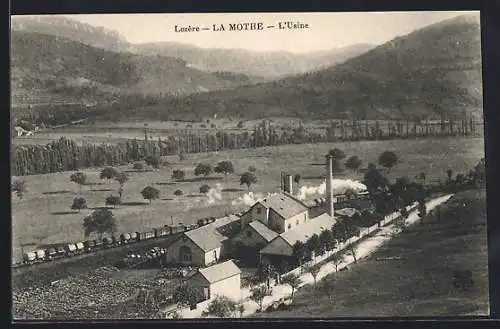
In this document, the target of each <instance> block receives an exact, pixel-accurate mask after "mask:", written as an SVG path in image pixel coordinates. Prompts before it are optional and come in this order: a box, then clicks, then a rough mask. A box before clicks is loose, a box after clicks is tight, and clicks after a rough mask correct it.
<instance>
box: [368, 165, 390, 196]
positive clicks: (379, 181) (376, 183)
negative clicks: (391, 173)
mask: <svg viewBox="0 0 500 329" xmlns="http://www.w3.org/2000/svg"><path fill="white" fill-rule="evenodd" d="M363 184H365V185H366V187H367V189H368V191H369V192H370V194H372V195H373V194H376V192H382V191H385V190H386V189H387V187H388V186H389V180H388V179H387V177H385V176H384V175H382V173H381V172H380V171H378V170H377V168H376V166H375V165H374V164H372V163H371V164H369V165H368V171H367V172H366V173H365V175H364V178H363Z"/></svg>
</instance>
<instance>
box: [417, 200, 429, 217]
mask: <svg viewBox="0 0 500 329" xmlns="http://www.w3.org/2000/svg"><path fill="white" fill-rule="evenodd" d="M425 215H427V207H426V206H425V201H424V200H420V201H419V202H418V217H420V219H422V218H423V217H424V216H425Z"/></svg>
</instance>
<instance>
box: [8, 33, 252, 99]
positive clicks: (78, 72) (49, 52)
mask: <svg viewBox="0 0 500 329" xmlns="http://www.w3.org/2000/svg"><path fill="white" fill-rule="evenodd" d="M11 54H12V55H11V73H12V74H11V88H12V94H13V103H14V105H15V104H16V103H20V102H21V103H22V101H23V99H24V100H26V99H30V98H33V99H34V101H35V102H36V99H37V97H39V96H40V95H44V97H46V98H48V99H50V98H51V96H53V97H56V98H57V97H58V95H59V96H62V97H63V98H64V97H65V98H67V99H68V101H71V100H72V101H81V100H85V99H89V101H99V100H105V99H106V98H108V96H109V95H112V94H120V93H138V94H157V95H161V94H164V95H168V94H171V95H183V94H189V93H193V92H200V91H208V90H213V89H218V88H221V89H224V88H233V87H235V86H239V85H242V84H245V83H246V84H248V83H252V81H251V78H249V77H246V76H244V75H241V74H231V73H225V74H224V72H217V73H211V72H204V71H200V70H197V69H194V68H191V67H188V66H187V63H186V62H185V61H183V60H181V59H177V58H168V57H164V56H158V55H156V56H146V55H139V54H135V53H130V52H113V51H110V50H107V49H104V48H99V47H93V46H89V45H86V44H83V43H80V42H77V41H74V40H71V39H68V38H65V37H58V36H53V35H46V34H41V33H34V32H24V31H12V33H11ZM172 81H174V83H172ZM31 94H32V95H34V97H30V95H31Z"/></svg>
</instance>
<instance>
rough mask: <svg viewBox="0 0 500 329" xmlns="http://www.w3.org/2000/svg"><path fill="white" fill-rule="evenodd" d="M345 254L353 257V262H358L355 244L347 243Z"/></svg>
mask: <svg viewBox="0 0 500 329" xmlns="http://www.w3.org/2000/svg"><path fill="white" fill-rule="evenodd" d="M346 255H348V256H351V257H352V258H353V259H354V264H356V263H357V262H358V259H357V255H358V251H357V250H356V247H355V246H353V245H349V246H348V247H347V249H346Z"/></svg>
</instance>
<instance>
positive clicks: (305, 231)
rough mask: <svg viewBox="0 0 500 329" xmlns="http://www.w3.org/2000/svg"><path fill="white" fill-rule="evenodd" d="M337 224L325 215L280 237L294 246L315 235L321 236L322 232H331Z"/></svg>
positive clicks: (312, 219)
mask: <svg viewBox="0 0 500 329" xmlns="http://www.w3.org/2000/svg"><path fill="white" fill-rule="evenodd" d="M336 222H337V221H336V220H335V219H334V218H332V217H331V216H330V215H328V214H327V213H323V214H321V215H319V216H318V217H314V218H311V219H310V220H309V221H307V222H306V223H304V224H301V225H299V226H296V227H295V228H293V229H292V230H289V231H286V232H284V233H282V234H280V237H281V238H282V239H283V240H285V241H286V242H287V243H288V244H289V245H291V246H293V245H294V244H295V242H297V241H301V242H305V241H307V240H308V239H309V238H310V237H311V236H313V235H314V234H318V235H319V234H320V233H321V231H323V230H329V229H330V228H331V227H332V226H333V225H334V224H335V223H336Z"/></svg>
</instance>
